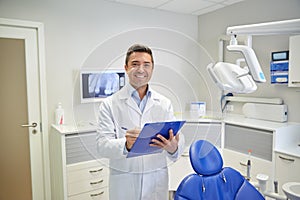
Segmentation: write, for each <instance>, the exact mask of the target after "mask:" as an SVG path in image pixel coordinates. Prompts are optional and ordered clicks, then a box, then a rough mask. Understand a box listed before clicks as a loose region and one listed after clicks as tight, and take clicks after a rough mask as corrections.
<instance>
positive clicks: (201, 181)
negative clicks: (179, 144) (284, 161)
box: [174, 140, 265, 200]
mask: <svg viewBox="0 0 300 200" xmlns="http://www.w3.org/2000/svg"><path fill="white" fill-rule="evenodd" d="M190 161H191V164H192V167H193V169H194V171H195V172H196V174H190V175H188V176H187V177H185V178H184V179H183V180H182V182H181V183H180V185H179V187H178V188H177V191H176V193H175V198H174V199H175V200H202V199H206V200H238V199H239V200H263V199H265V198H264V197H263V196H262V195H261V193H259V192H258V190H256V188H255V187H254V186H252V185H251V184H250V183H249V182H248V181H247V180H246V179H245V178H244V177H243V176H242V175H241V174H240V173H239V172H238V171H236V170H234V169H232V168H230V167H224V168H223V159H222V157H221V155H220V153H219V150H218V149H217V148H216V147H215V146H214V145H212V144H211V143H210V142H208V141H206V140H198V141H196V142H194V143H193V144H192V145H191V147H190Z"/></svg>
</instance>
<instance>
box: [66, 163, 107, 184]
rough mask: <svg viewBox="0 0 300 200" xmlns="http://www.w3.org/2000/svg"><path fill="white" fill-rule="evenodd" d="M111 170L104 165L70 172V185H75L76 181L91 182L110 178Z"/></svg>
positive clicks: (68, 178) (68, 173) (68, 176)
mask: <svg viewBox="0 0 300 200" xmlns="http://www.w3.org/2000/svg"><path fill="white" fill-rule="evenodd" d="M108 174H109V170H108V168H107V167H105V166H103V165H99V166H93V167H88V168H83V169H80V170H68V171H67V180H68V183H73V182H76V181H83V180H90V179H96V178H101V177H104V176H108Z"/></svg>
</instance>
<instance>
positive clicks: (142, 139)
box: [127, 121, 185, 158]
mask: <svg viewBox="0 0 300 200" xmlns="http://www.w3.org/2000/svg"><path fill="white" fill-rule="evenodd" d="M184 123H185V121H168V122H154V123H146V124H145V125H144V127H143V129H142V130H141V133H140V135H139V137H138V138H137V139H136V141H135V143H134V144H133V146H132V148H131V150H130V152H128V154H127V158H130V157H136V156H142V155H147V154H154V153H160V152H162V150H163V149H161V148H158V147H152V146H150V143H151V140H152V139H153V138H155V137H156V135H157V134H158V133H159V134H161V135H162V136H164V137H165V138H167V139H168V138H169V130H170V129H172V130H173V133H174V136H175V135H176V134H177V133H178V131H179V130H180V129H181V127H182V126H183V124H184Z"/></svg>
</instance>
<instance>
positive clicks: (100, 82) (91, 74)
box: [80, 69, 125, 103]
mask: <svg viewBox="0 0 300 200" xmlns="http://www.w3.org/2000/svg"><path fill="white" fill-rule="evenodd" d="M124 85H125V71H124V70H121V69H106V70H81V71H80V97H81V103H93V102H100V101H101V100H103V98H106V97H108V96H111V95H112V94H114V93H116V92H117V91H119V90H120V89H121V88H122V87H124Z"/></svg>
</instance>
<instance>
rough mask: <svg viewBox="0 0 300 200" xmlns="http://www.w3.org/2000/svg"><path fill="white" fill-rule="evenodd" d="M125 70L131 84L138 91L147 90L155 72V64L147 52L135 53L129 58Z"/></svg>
mask: <svg viewBox="0 0 300 200" xmlns="http://www.w3.org/2000/svg"><path fill="white" fill-rule="evenodd" d="M125 70H126V73H127V75H128V78H129V82H130V84H131V85H132V86H133V87H134V88H135V89H137V90H140V89H146V88H147V84H148V82H149V80H150V79H151V76H152V72H153V62H152V57H151V55H150V54H148V53H146V52H133V53H131V55H130V56H129V59H128V62H127V64H125Z"/></svg>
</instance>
